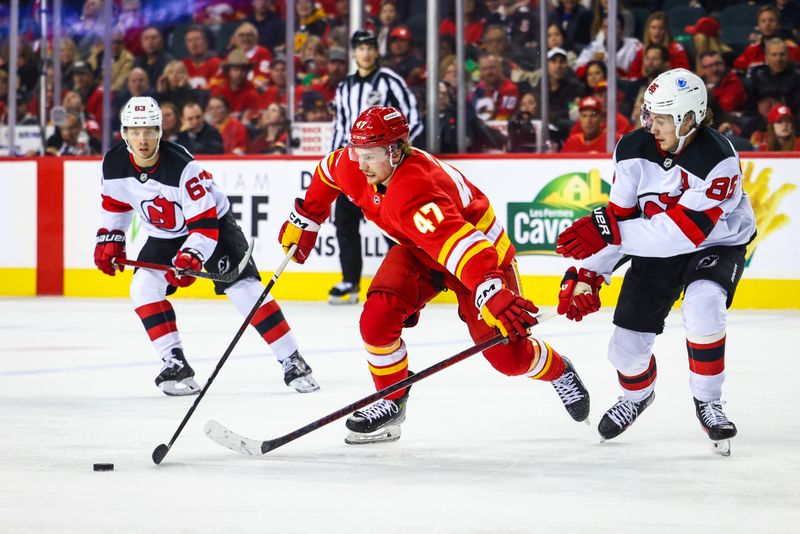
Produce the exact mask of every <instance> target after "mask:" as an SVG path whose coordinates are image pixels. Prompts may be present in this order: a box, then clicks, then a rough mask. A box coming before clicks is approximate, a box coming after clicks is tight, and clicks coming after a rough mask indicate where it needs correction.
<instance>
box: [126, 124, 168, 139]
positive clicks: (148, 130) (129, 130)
mask: <svg viewBox="0 0 800 534" xmlns="http://www.w3.org/2000/svg"><path fill="white" fill-rule="evenodd" d="M160 133H161V132H160V131H159V129H158V127H157V126H126V127H125V137H127V138H128V139H146V140H148V141H149V140H153V141H155V140H156V139H158V136H159V135H160Z"/></svg>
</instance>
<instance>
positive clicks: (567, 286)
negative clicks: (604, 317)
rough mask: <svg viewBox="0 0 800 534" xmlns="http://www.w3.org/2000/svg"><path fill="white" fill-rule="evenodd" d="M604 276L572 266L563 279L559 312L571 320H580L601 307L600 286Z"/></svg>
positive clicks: (559, 298) (559, 296)
mask: <svg viewBox="0 0 800 534" xmlns="http://www.w3.org/2000/svg"><path fill="white" fill-rule="evenodd" d="M602 284H603V277H602V276H601V275H599V274H597V273H596V272H594V271H590V270H588V269H581V270H580V271H577V270H576V269H575V267H570V268H569V269H567V272H566V273H564V278H563V279H562V280H561V292H559V294H558V314H559V315H566V316H567V319H570V320H571V321H580V320H581V319H583V318H584V317H586V316H587V315H589V314H590V313H594V312H596V311H597V310H599V309H600V286H601V285H602Z"/></svg>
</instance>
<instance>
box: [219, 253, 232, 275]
mask: <svg viewBox="0 0 800 534" xmlns="http://www.w3.org/2000/svg"><path fill="white" fill-rule="evenodd" d="M230 268H231V259H230V257H228V255H227V254H226V255H224V256H222V257H221V258H220V259H219V261H217V271H219V274H225V273H227V272H228V269H230Z"/></svg>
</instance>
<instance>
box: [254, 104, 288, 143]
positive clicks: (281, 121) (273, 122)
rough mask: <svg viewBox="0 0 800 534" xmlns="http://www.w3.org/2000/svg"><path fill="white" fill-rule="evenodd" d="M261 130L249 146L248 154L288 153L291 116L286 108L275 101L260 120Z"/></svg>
mask: <svg viewBox="0 0 800 534" xmlns="http://www.w3.org/2000/svg"><path fill="white" fill-rule="evenodd" d="M258 126H259V132H258V135H257V136H255V137H254V138H253V139H252V140H251V141H250V145H249V146H248V147H247V153H248V154H286V146H287V145H288V143H289V117H288V116H287V114H286V108H285V107H283V106H281V105H280V104H277V103H273V104H270V106H269V107H268V108H267V110H266V111H265V112H264V114H263V115H262V116H261V120H260V121H259V124H258Z"/></svg>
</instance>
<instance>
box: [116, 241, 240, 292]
mask: <svg viewBox="0 0 800 534" xmlns="http://www.w3.org/2000/svg"><path fill="white" fill-rule="evenodd" d="M253 244H254V241H253V240H252V239H251V240H250V244H249V245H248V246H247V252H246V253H245V255H244V257H243V258H242V261H240V262H239V265H237V266H236V269H233V270H230V271H228V272H226V273H222V274H220V273H209V272H205V271H192V270H191V269H176V268H175V267H174V266H172V265H162V264H160V263H150V262H147V261H136V260H128V259H122V258H112V259H111V263H112V264H114V265H127V266H129V267H138V268H140V269H151V270H153V271H165V272H166V271H172V272H173V273H175V274H176V275H178V276H193V277H195V278H205V279H207V280H213V281H215V282H227V283H230V282H233V281H235V280H236V279H237V278H239V275H240V274H242V271H243V270H244V268H245V267H246V266H247V262H248V261H250V257H251V256H252V255H253Z"/></svg>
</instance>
